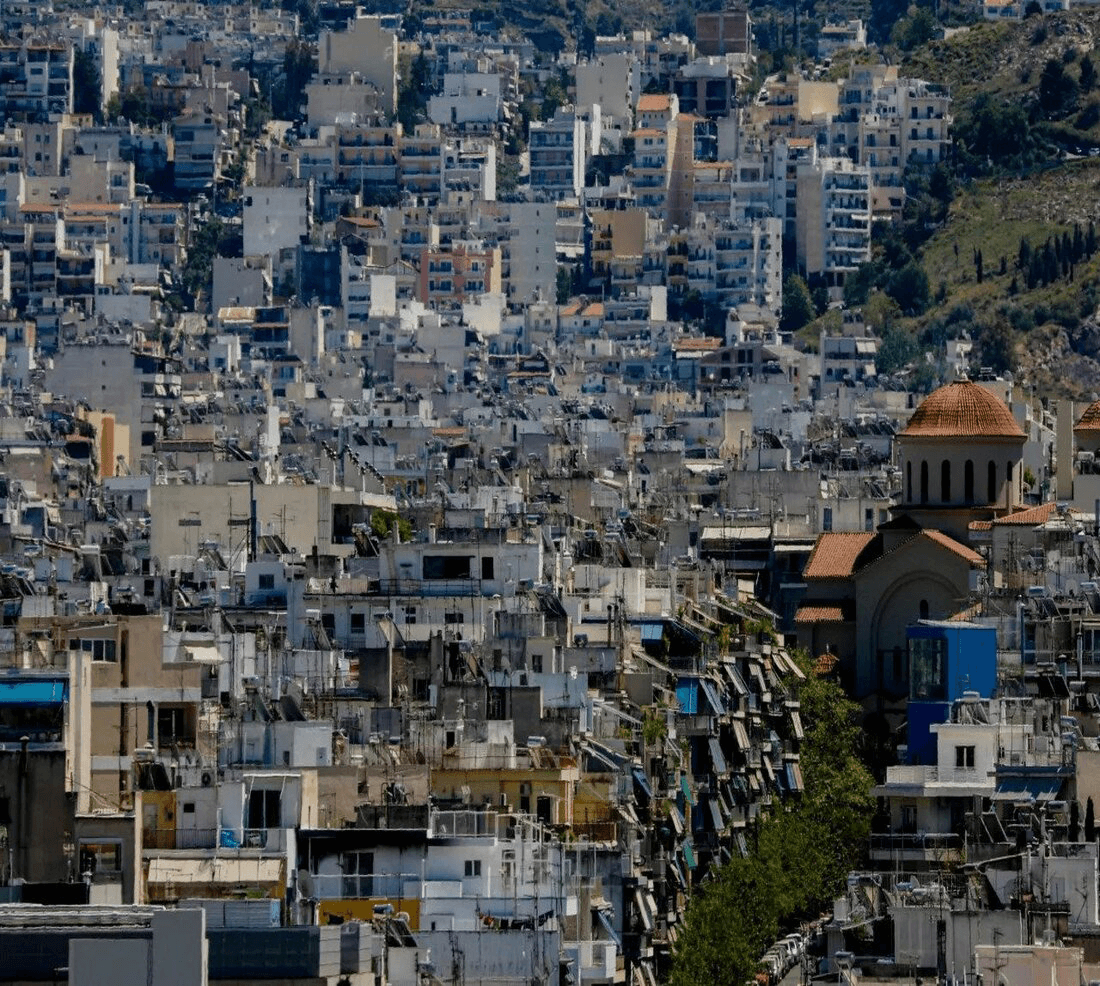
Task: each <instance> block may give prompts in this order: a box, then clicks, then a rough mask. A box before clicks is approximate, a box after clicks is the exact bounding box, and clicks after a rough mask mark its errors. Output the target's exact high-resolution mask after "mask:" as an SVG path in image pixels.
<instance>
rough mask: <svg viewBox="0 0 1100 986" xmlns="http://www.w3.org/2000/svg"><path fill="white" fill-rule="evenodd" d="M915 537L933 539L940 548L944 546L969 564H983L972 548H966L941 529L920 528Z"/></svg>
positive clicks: (982, 560)
mask: <svg viewBox="0 0 1100 986" xmlns="http://www.w3.org/2000/svg"><path fill="white" fill-rule="evenodd" d="M917 537H925V538H929V539H930V540H932V541H935V542H936V544H938V545H939V546H940V547H941V548H946V549H947V550H948V551H951V552H954V553H955V554H956V555H958V556H959V557H960V558H962V559H963V561H967V562H970V564H971V565H985V559H984V558H983V557H982V556H981V555H979V554H978V552H976V551H975V550H974V549H973V548H968V547H967V546H966V545H965V544H962V543H961V542H959V541H956V540H955V539H954V538H953V537H949V536H948V535H946V534H944V533H943V532H942V531H932V530H928V529H927V528H926V529H924V530H922V531H921V532H920V534H918V535H917Z"/></svg>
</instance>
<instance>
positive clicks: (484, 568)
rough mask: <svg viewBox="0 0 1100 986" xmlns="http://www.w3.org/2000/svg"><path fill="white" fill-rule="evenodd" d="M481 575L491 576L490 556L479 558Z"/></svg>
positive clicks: (491, 561)
mask: <svg viewBox="0 0 1100 986" xmlns="http://www.w3.org/2000/svg"><path fill="white" fill-rule="evenodd" d="M481 577H482V578H483V579H491V578H493V559H492V558H491V557H490V558H482V559H481Z"/></svg>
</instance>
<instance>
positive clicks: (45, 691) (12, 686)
mask: <svg viewBox="0 0 1100 986" xmlns="http://www.w3.org/2000/svg"><path fill="white" fill-rule="evenodd" d="M66 690H67V689H66V682H64V681H59V680H58V679H56V678H50V679H45V680H42V681H3V682H0V705H61V703H63V702H64V701H65V692H66Z"/></svg>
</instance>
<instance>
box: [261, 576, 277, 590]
mask: <svg viewBox="0 0 1100 986" xmlns="http://www.w3.org/2000/svg"><path fill="white" fill-rule="evenodd" d="M260 588H261V589H274V588H275V576H274V574H273V573H271V572H268V573H267V574H265V575H261V576H260Z"/></svg>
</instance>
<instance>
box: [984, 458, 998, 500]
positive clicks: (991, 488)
mask: <svg viewBox="0 0 1100 986" xmlns="http://www.w3.org/2000/svg"><path fill="white" fill-rule="evenodd" d="M986 485H987V486H988V490H987V491H986V496H985V498H986V501H987V502H988V503H996V502H997V463H996V462H994V461H993V460H992V459H990V460H989V476H988V478H987V483H986Z"/></svg>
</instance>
